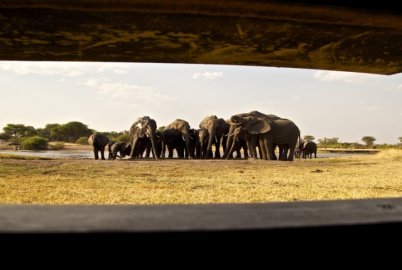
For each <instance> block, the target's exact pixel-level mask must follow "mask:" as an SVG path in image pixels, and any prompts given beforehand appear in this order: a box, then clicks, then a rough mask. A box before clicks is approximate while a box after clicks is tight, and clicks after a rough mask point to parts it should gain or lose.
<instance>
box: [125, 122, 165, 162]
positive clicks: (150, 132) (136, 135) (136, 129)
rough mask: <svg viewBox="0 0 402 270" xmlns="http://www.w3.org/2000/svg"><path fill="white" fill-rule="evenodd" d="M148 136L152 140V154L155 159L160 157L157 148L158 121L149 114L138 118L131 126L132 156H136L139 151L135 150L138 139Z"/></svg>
mask: <svg viewBox="0 0 402 270" xmlns="http://www.w3.org/2000/svg"><path fill="white" fill-rule="evenodd" d="M144 137H148V138H149V139H150V140H151V145H152V155H153V158H154V159H158V158H159V156H158V155H157V149H156V121H155V120H154V119H151V118H150V117H149V116H143V117H140V118H138V119H137V120H136V121H135V122H134V123H133V124H132V125H131V127H130V132H129V138H130V141H131V152H130V157H131V158H134V157H135V156H136V155H137V154H138V153H136V152H135V150H136V149H138V147H137V143H138V140H139V139H140V138H144Z"/></svg>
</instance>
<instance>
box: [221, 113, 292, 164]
mask: <svg viewBox="0 0 402 270" xmlns="http://www.w3.org/2000/svg"><path fill="white" fill-rule="evenodd" d="M230 123H231V124H230V130H229V136H228V137H229V138H228V142H227V147H228V148H229V146H230V151H228V152H227V153H229V152H233V148H234V146H235V141H236V139H237V136H239V135H241V134H244V133H246V134H247V135H246V136H245V137H246V138H247V145H248V147H249V150H251V151H250V154H251V156H252V157H253V158H257V154H256V147H257V145H258V144H259V145H260V147H261V155H260V157H262V159H269V160H276V159H277V158H276V155H275V147H276V146H280V149H281V148H282V149H281V150H280V155H279V159H280V160H288V161H292V160H293V156H294V152H295V148H296V144H297V141H298V140H299V141H300V130H299V128H298V127H297V125H296V124H295V123H293V122H292V121H291V120H289V119H283V118H280V117H278V116H275V115H266V114H263V113H260V112H258V111H252V112H250V113H243V114H237V115H234V116H232V117H231V118H230ZM243 136H244V135H243ZM288 151H289V154H287V153H288ZM225 154H226V153H225ZM226 157H227V155H226Z"/></svg>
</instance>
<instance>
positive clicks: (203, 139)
mask: <svg viewBox="0 0 402 270" xmlns="http://www.w3.org/2000/svg"><path fill="white" fill-rule="evenodd" d="M208 140H209V133H208V130H206V129H205V128H201V129H199V130H198V137H197V142H198V145H199V150H198V152H197V154H198V157H199V158H203V157H204V156H205V155H208V158H212V151H211V152H209V153H207V147H208Z"/></svg>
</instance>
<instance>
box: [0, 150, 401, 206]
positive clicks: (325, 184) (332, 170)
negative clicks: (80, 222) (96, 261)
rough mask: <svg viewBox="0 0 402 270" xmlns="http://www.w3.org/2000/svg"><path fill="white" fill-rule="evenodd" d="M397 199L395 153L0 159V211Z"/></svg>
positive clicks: (397, 152)
mask: <svg viewBox="0 0 402 270" xmlns="http://www.w3.org/2000/svg"><path fill="white" fill-rule="evenodd" d="M396 196H398V197H399V196H402V150H387V151H383V152H380V153H378V154H375V155H365V156H352V157H347V158H345V157H342V158H322V159H311V160H309V159H307V160H296V161H294V162H278V161H262V160H229V161H225V160H162V161H153V160H140V161H138V160H135V161H134V160H116V161H101V160H98V161H96V160H68V159H58V160H57V159H51V160H43V159H38V158H32V159H30V158H27V157H16V156H11V155H0V203H2V204H193V203H250V202H254V203H255V202H278V201H304V200H334V199H352V198H356V199H357V198H379V197H396Z"/></svg>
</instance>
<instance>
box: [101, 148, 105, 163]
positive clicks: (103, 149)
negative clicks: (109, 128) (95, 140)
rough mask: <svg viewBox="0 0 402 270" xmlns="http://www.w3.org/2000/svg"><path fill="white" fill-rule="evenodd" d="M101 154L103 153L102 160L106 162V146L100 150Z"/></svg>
mask: <svg viewBox="0 0 402 270" xmlns="http://www.w3.org/2000/svg"><path fill="white" fill-rule="evenodd" d="M100 152H101V158H102V160H106V159H105V146H102V147H101V148H100Z"/></svg>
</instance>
